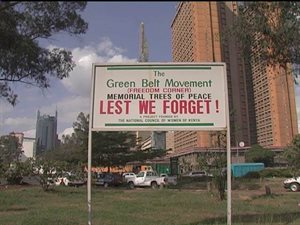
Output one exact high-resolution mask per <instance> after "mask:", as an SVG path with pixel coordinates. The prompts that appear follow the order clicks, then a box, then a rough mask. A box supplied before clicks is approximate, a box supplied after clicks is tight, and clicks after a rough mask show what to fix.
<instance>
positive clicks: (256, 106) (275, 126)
mask: <svg viewBox="0 0 300 225" xmlns="http://www.w3.org/2000/svg"><path fill="white" fill-rule="evenodd" d="M259 43H260V42H259V38H257V40H254V42H253V45H252V46H251V49H252V51H249V54H245V55H246V56H247V57H245V65H246V68H247V70H246V71H247V90H248V96H249V97H251V98H249V99H250V101H251V105H252V109H251V110H250V111H249V116H250V117H249V118H250V124H251V125H250V130H251V134H252V137H251V139H252V142H255V143H257V144H259V145H261V146H264V147H268V146H278V147H281V146H287V145H288V144H289V143H290V142H291V141H292V139H293V137H294V136H295V135H296V134H298V122H297V112H296V102H295V90H294V81H293V77H292V76H291V74H287V71H286V70H285V69H283V68H282V67H280V66H279V65H267V64H266V62H265V61H264V60H263V59H262V57H261V54H260V51H261V50H262V49H261V48H262V46H260V44H259ZM286 68H287V69H288V70H291V68H290V65H287V67H286Z"/></svg>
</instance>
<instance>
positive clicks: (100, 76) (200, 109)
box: [92, 63, 227, 131]
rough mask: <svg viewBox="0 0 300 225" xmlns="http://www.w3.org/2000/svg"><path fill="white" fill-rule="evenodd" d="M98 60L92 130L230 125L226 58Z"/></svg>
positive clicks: (181, 128)
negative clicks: (208, 60) (220, 60)
mask: <svg viewBox="0 0 300 225" xmlns="http://www.w3.org/2000/svg"><path fill="white" fill-rule="evenodd" d="M93 66H94V68H93V69H94V72H93V80H92V82H93V84H92V102H93V103H92V112H93V115H92V130H103V131H104V130H106V131H109V130H110V131H113V130H118V131H121V130H126V131H130V130H132V131H137V130H223V129H226V108H225V105H226V104H225V102H226V87H227V86H226V78H225V74H226V67H225V64H222V63H211V64H199V63H184V64H183V63H167V64H158V63H157V64H150V63H136V64H105V65H104V64H94V65H93Z"/></svg>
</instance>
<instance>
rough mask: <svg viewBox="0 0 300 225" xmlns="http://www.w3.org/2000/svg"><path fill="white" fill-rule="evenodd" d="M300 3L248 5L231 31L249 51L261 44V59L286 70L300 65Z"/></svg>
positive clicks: (279, 2)
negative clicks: (287, 67)
mask: <svg viewBox="0 0 300 225" xmlns="http://www.w3.org/2000/svg"><path fill="white" fill-rule="evenodd" d="M299 16H300V3H299V2H295V1H275V2H271V1H268V2H267V1H259V2H254V1H251V2H245V3H244V4H242V5H241V6H240V10H239V15H238V17H237V19H236V21H235V23H234V25H233V27H232V28H231V29H230V31H231V34H233V35H234V37H236V38H237V39H238V40H240V43H241V45H242V47H243V49H244V50H245V49H247V51H250V52H251V51H253V50H255V48H252V47H251V46H255V45H257V44H259V46H260V47H261V48H260V57H261V59H262V60H264V62H266V63H267V64H269V65H280V66H281V67H283V68H285V69H286V65H287V64H288V63H291V64H299V63H300V20H299Z"/></svg>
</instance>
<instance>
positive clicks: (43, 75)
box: [0, 1, 88, 105]
mask: <svg viewBox="0 0 300 225" xmlns="http://www.w3.org/2000/svg"><path fill="white" fill-rule="evenodd" d="M85 7H86V2H57V1H56V2H54V1H53V2H39V1H36V2H34V1H33V2H1V3H0V97H1V98H5V99H6V100H7V101H8V102H9V103H11V104H12V105H15V104H16V99H17V94H15V93H14V91H13V90H12V84H15V83H21V84H29V85H33V86H37V87H39V88H42V89H44V88H48V87H50V77H51V76H52V77H55V78H58V79H63V78H66V77H68V76H69V73H70V71H72V69H73V68H74V66H75V63H74V62H73V60H72V54H71V52H70V51H67V50H65V49H59V48H53V49H47V48H43V47H41V46H39V42H38V41H39V40H41V39H48V38H50V37H51V36H52V35H54V34H56V33H59V32H61V31H65V32H67V33H68V34H70V35H78V34H83V33H85V32H86V30H87V27H88V25H87V23H86V22H85V21H84V20H83V19H82V18H81V16H80V15H79V14H78V12H81V11H82V10H84V9H85Z"/></svg>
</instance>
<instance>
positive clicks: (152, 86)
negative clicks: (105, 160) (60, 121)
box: [88, 63, 231, 225]
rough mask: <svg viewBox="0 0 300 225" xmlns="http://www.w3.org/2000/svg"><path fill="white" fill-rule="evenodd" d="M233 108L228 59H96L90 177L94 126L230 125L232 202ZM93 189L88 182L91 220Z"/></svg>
mask: <svg viewBox="0 0 300 225" xmlns="http://www.w3.org/2000/svg"><path fill="white" fill-rule="evenodd" d="M228 111H229V110H228V94H227V80H226V66H225V63H205V64H204V63H135V64H133V63H132V64H93V73H92V88H91V108H90V133H89V145H88V156H89V159H88V164H89V165H88V173H89V175H88V179H91V175H90V173H91V165H90V164H91V155H92V152H91V132H92V131H152V130H156V131H170V130H174V131H178V130H185V131H189V130H202V131H204V130H205V131H210V130H226V129H227V175H228V176H227V177H228V182H227V191H228V202H229V203H230V205H231V184H229V183H230V182H231V181H230V182H229V178H230V174H231V173H230V169H229V168H230V130H229V127H230V126H229V113H228ZM228 157H229V158H228ZM90 189H91V183H90V181H89V182H88V209H89V225H91V196H90V192H91V191H90ZM229 192H230V193H229ZM229 198H230V199H229ZM229 203H228V204H229ZM228 216H230V217H231V206H230V207H228Z"/></svg>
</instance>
